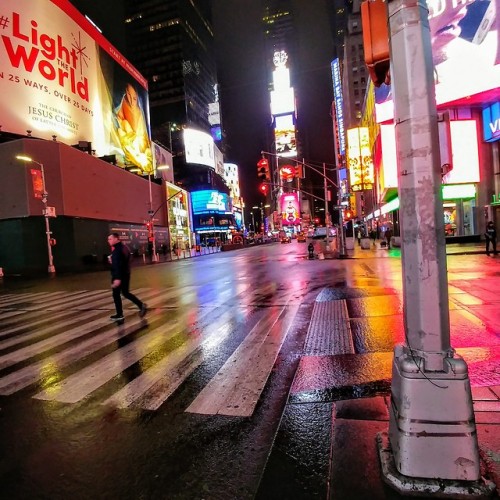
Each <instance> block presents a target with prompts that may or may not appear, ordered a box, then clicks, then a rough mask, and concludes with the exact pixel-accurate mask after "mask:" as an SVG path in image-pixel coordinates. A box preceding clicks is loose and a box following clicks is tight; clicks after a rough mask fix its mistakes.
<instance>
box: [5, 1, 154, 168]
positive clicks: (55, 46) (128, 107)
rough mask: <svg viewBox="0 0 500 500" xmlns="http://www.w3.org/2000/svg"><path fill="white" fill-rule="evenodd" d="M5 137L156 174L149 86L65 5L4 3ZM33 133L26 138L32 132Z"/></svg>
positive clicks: (107, 43) (57, 2) (93, 30)
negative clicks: (77, 150) (89, 152)
mask: <svg viewBox="0 0 500 500" xmlns="http://www.w3.org/2000/svg"><path fill="white" fill-rule="evenodd" d="M0 16H1V19H2V26H1V27H2V31H1V37H0V92H1V95H2V100H1V103H0V111H1V112H0V116H1V117H2V120H1V125H2V130H4V131H7V132H12V133H15V134H21V135H26V134H28V135H32V136H34V137H39V138H42V139H49V140H50V139H55V140H57V141H60V142H63V143H65V144H68V145H73V144H76V143H78V142H80V141H86V142H91V143H92V149H93V150H95V151H96V155H97V156H107V155H116V158H117V163H118V164H120V165H122V166H123V165H134V166H136V167H139V168H140V169H141V170H142V171H143V172H145V173H151V172H152V171H153V159H152V151H151V140H150V131H149V111H148V94H147V82H146V80H145V79H144V78H143V77H142V76H141V75H140V74H139V73H138V71H137V70H136V69H135V68H134V67H133V66H132V65H131V64H130V63H129V62H128V61H127V60H126V59H125V58H124V57H123V56H122V55H121V54H120V53H119V52H118V51H117V50H116V49H115V48H114V47H113V46H112V45H111V44H109V42H107V40H106V39H105V38H104V37H103V36H102V35H101V34H100V33H99V32H98V31H97V30H96V29H95V28H94V27H93V26H92V25H91V24H90V23H89V22H88V21H87V20H86V19H85V18H84V17H83V16H82V15H81V14H80V13H79V12H78V11H77V10H76V9H75V8H74V7H73V6H72V5H71V4H70V3H69V2H68V1H67V0H37V1H36V2H33V1H32V0H2V2H1V4H0ZM28 131H29V132H28Z"/></svg>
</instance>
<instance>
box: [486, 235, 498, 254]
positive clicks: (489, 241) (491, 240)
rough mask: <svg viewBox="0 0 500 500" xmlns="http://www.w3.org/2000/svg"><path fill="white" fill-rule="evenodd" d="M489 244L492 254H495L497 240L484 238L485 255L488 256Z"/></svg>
mask: <svg viewBox="0 0 500 500" xmlns="http://www.w3.org/2000/svg"><path fill="white" fill-rule="evenodd" d="M490 243H491V248H492V249H493V253H494V254H496V253H497V240H495V239H490V238H486V254H487V255H489V254H490Z"/></svg>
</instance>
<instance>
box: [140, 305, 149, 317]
mask: <svg viewBox="0 0 500 500" xmlns="http://www.w3.org/2000/svg"><path fill="white" fill-rule="evenodd" d="M147 312H148V306H147V305H146V304H144V302H143V303H142V306H141V310H140V311H139V317H140V318H144V316H146V313H147Z"/></svg>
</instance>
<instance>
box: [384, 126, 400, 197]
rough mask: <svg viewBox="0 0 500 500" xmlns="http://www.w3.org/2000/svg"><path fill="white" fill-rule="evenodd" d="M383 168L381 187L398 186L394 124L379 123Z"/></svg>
mask: <svg viewBox="0 0 500 500" xmlns="http://www.w3.org/2000/svg"><path fill="white" fill-rule="evenodd" d="M380 136H381V139H382V157H383V168H382V170H381V174H382V175H381V179H380V180H381V187H382V189H388V188H394V187H398V159H397V156H396V132H395V129H394V125H381V126H380Z"/></svg>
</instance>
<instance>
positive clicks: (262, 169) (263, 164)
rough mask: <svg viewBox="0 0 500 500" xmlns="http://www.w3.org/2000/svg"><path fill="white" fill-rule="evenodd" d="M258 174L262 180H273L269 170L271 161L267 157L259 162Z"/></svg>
mask: <svg viewBox="0 0 500 500" xmlns="http://www.w3.org/2000/svg"><path fill="white" fill-rule="evenodd" d="M257 175H258V177H259V180H260V181H265V182H269V181H270V180H271V172H270V170H269V162H268V161H267V160H266V158H261V159H260V160H259V161H258V162H257Z"/></svg>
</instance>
